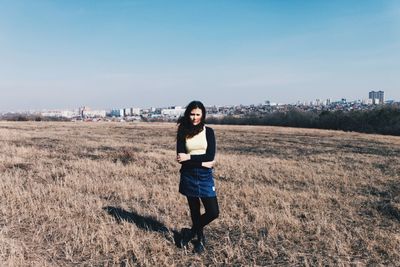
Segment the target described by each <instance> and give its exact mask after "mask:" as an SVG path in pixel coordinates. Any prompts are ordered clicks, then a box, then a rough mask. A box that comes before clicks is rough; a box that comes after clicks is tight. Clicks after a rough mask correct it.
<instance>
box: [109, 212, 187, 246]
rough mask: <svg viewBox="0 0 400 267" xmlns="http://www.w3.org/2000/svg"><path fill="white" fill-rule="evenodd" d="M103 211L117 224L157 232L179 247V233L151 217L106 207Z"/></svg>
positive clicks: (180, 237)
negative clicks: (130, 224)
mask: <svg viewBox="0 0 400 267" xmlns="http://www.w3.org/2000/svg"><path fill="white" fill-rule="evenodd" d="M103 210H105V211H106V212H107V213H108V214H110V215H111V216H113V217H114V218H115V219H116V220H117V222H118V223H121V222H123V221H126V222H129V223H132V224H135V225H136V226H137V227H138V228H140V229H143V230H146V231H153V232H159V233H161V234H163V235H164V236H165V238H166V239H167V240H168V241H171V242H172V241H173V242H174V244H175V245H176V246H177V247H180V243H181V242H180V241H181V239H182V236H181V233H180V232H179V231H177V230H175V229H173V230H170V229H168V228H167V227H166V226H165V225H164V224H163V223H161V222H159V221H157V220H156V219H154V218H152V217H149V216H142V215H139V214H137V213H136V212H130V211H126V210H124V209H121V208H118V207H111V206H107V207H104V208H103ZM171 233H172V236H173V240H171Z"/></svg>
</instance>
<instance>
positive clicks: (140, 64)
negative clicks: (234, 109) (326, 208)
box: [0, 0, 400, 111]
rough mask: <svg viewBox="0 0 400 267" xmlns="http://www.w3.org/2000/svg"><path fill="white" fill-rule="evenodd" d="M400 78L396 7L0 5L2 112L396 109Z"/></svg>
mask: <svg viewBox="0 0 400 267" xmlns="http://www.w3.org/2000/svg"><path fill="white" fill-rule="evenodd" d="M396 76H397V77H396ZM399 76H400V1H395V0H375V1H370V0H362V1H361V0H343V1H339V0H330V1H328V0H326V1H322V0H318V1H312V0H307V1H300V0H293V1H289V0H276V1H272V0H260V1H257V0H254V1H252V0H243V1H238V0H226V1H223V0H213V1H208V0H197V1H194V0H193V1H190V0H182V1H161V0H160V1H151V0H143V1H125V0H118V1H112V0H109V1H101V0H92V1H89V0H87V1H72V0H65V1H60V0H48V1H45V0H35V1H32V0H26V1H22V0H20V1H19V0H0V93H1V95H0V111H5V110H27V109H43V108H75V107H78V106H81V105H86V106H89V107H92V108H112V107H130V106H136V107H150V106H158V107H161V106H169V105H185V104H187V102H189V101H190V100H192V99H198V100H202V101H203V102H204V103H205V104H206V105H214V104H216V105H222V104H240V103H242V104H258V103H262V102H264V101H265V100H270V101H272V102H281V103H292V102H296V101H297V100H301V101H305V100H308V101H310V100H315V99H316V98H319V99H326V98H331V99H332V100H335V99H340V98H342V97H344V98H347V99H363V98H367V97H368V91H370V90H384V91H385V94H386V98H388V99H395V100H400V78H398V77H399Z"/></svg>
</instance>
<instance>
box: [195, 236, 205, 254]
mask: <svg viewBox="0 0 400 267" xmlns="http://www.w3.org/2000/svg"><path fill="white" fill-rule="evenodd" d="M205 249H206V248H205V246H204V239H198V240H196V242H195V243H194V249H193V252H194V253H197V254H201V253H203V252H204V250H205Z"/></svg>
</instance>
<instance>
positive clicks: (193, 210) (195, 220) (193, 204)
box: [187, 197, 201, 235]
mask: <svg viewBox="0 0 400 267" xmlns="http://www.w3.org/2000/svg"><path fill="white" fill-rule="evenodd" d="M187 200H188V203H189V209H190V217H191V218H192V233H193V235H195V234H197V232H198V230H199V228H200V226H201V225H200V223H201V221H200V218H201V216H200V199H199V198H198V197H187Z"/></svg>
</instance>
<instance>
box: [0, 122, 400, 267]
mask: <svg viewBox="0 0 400 267" xmlns="http://www.w3.org/2000/svg"><path fill="white" fill-rule="evenodd" d="M211 127H213V128H214V130H215V133H216V137H217V165H216V167H215V180H216V187H217V194H218V198H219V205H220V210H221V214H220V217H219V218H218V219H217V220H216V221H214V222H212V223H211V224H210V225H209V226H207V227H206V235H207V237H208V240H209V241H208V245H207V251H206V252H205V253H204V254H202V255H195V254H193V253H192V252H191V251H190V250H188V251H185V250H183V249H180V248H178V247H177V246H176V245H175V242H174V241H175V239H176V238H177V236H178V235H179V233H178V232H179V230H180V229H181V228H183V227H190V217H189V210H188V206H187V203H186V199H185V198H184V197H183V196H182V195H180V194H179V193H178V183H179V172H178V170H179V164H178V163H176V162H175V131H176V126H175V125H174V124H168V123H149V124H146V123H136V124H128V123H127V124H122V123H68V122H67V123H54V122H53V123H51V122H20V123H19V122H0V143H1V145H0V151H1V152H0V196H1V201H0V226H1V228H0V262H2V265H6V266H72V265H85V266H114V265H119V266H154V265H157V266H171V265H177V266H182V265H184V266H188V265H189V266H190V265H194V266H201V265H229V266H231V265H237V266H240V265H247V266H248V265H253V266H256V265H272V266H274V265H275V266H277V265H300V266H316V265H317V266H318V265H320V266H322V265H332V266H349V265H354V266H358V265H360V266H361V265H389V266H390V265H392V266H395V265H398V263H399V262H400V249H399V248H400V230H399V229H400V177H399V173H400V167H399V166H400V137H392V136H380V135H367V134H359V133H345V132H340V131H323V130H313V129H298V128H297V129H294V128H281V127H267V126H217V125H211Z"/></svg>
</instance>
